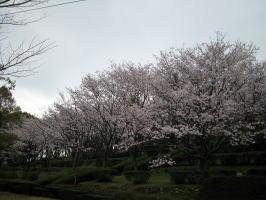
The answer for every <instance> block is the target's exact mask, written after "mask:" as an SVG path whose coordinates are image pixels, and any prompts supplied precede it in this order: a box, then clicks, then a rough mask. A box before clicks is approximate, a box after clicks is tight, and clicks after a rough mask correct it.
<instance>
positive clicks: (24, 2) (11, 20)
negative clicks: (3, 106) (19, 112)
mask: <svg viewBox="0 0 266 200" xmlns="http://www.w3.org/2000/svg"><path fill="white" fill-rule="evenodd" d="M47 2H48V0H2V1H0V28H3V27H4V26H6V25H26V24H28V23H31V22H34V21H37V20H39V19H33V20H32V19H29V18H25V17H22V18H21V15H19V14H16V12H14V11H16V10H17V9H23V8H35V7H36V6H38V5H40V4H44V3H47ZM0 36H1V37H2V38H1V40H0V81H3V82H6V83H9V84H13V83H14V82H12V80H11V79H12V77H13V78H14V77H21V76H27V75H30V74H32V72H33V71H34V69H35V68H36V66H35V67H33V65H32V64H33V63H34V62H35V61H36V60H37V58H38V57H39V56H40V55H42V54H43V53H45V52H46V51H47V50H49V49H50V48H52V43H49V41H48V40H41V41H38V40H36V39H32V40H31V41H30V42H29V43H28V44H25V41H24V42H21V43H20V44H19V45H17V46H16V47H14V45H12V44H11V43H12V42H8V43H7V42H6V40H8V37H6V36H5V35H3V33H1V35H0Z"/></svg>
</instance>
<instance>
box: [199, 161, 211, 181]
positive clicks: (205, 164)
mask: <svg viewBox="0 0 266 200" xmlns="http://www.w3.org/2000/svg"><path fill="white" fill-rule="evenodd" d="M209 169H210V165H209V161H208V159H206V158H202V159H200V160H199V170H200V173H201V176H202V179H203V180H204V179H206V178H208V177H209Z"/></svg>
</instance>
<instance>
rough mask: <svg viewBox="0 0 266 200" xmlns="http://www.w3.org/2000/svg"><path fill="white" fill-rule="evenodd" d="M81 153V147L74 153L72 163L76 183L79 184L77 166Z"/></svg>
mask: <svg viewBox="0 0 266 200" xmlns="http://www.w3.org/2000/svg"><path fill="white" fill-rule="evenodd" d="M79 154H80V152H79V149H77V150H76V152H75V155H74V159H73V163H72V169H73V172H74V185H77V184H78V176H77V166H78V162H79Z"/></svg>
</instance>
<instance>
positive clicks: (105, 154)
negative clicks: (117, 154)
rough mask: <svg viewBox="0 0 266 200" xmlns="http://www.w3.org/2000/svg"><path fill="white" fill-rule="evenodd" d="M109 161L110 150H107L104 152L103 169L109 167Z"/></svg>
mask: <svg viewBox="0 0 266 200" xmlns="http://www.w3.org/2000/svg"><path fill="white" fill-rule="evenodd" d="M107 159H108V149H107V148H106V149H105V150H104V155H103V168H106V166H107Z"/></svg>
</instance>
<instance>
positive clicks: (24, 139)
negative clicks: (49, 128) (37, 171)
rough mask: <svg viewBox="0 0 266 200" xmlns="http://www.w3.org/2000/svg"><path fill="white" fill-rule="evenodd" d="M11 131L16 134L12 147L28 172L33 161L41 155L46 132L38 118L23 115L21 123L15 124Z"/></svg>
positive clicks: (44, 144) (45, 140)
mask: <svg viewBox="0 0 266 200" xmlns="http://www.w3.org/2000/svg"><path fill="white" fill-rule="evenodd" d="M13 133H14V134H15V135H16V136H17V141H16V143H15V145H14V147H13V148H14V149H15V150H16V153H18V155H19V156H20V157H21V158H22V163H23V164H24V165H25V170H26V172H28V171H29V170H30V168H31V166H32V165H33V164H34V162H35V161H36V160H37V159H38V158H40V157H41V156H42V155H43V154H42V153H43V150H44V148H45V146H46V145H47V134H46V132H45V130H44V129H43V128H42V126H41V124H40V122H39V119H37V118H34V117H24V119H23V120H22V123H21V125H19V126H17V127H16V128H15V129H14V130H13Z"/></svg>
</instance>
